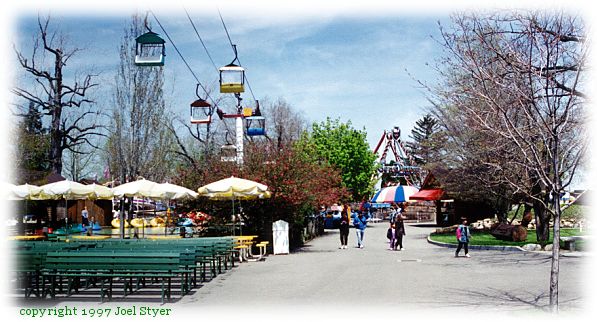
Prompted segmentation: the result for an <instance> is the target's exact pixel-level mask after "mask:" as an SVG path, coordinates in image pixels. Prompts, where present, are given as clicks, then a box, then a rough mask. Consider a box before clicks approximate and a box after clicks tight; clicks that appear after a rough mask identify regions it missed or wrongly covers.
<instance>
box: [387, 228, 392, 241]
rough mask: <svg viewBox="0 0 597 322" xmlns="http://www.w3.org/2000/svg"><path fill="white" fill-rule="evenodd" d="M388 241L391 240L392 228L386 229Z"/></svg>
mask: <svg viewBox="0 0 597 322" xmlns="http://www.w3.org/2000/svg"><path fill="white" fill-rule="evenodd" d="M387 237H388V239H392V228H388V235H387Z"/></svg>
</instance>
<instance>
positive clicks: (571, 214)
mask: <svg viewBox="0 0 597 322" xmlns="http://www.w3.org/2000/svg"><path fill="white" fill-rule="evenodd" d="M523 211H524V206H522V207H521V208H520V210H519V211H518V216H517V217H516V218H518V219H519V220H520V219H521V218H522V213H523ZM532 212H533V211H532V210H531V213H532ZM515 213H516V207H515V208H514V209H512V210H510V211H509V212H508V220H510V218H512V216H514V214H515ZM588 213H589V206H581V205H574V204H573V205H571V206H570V207H568V208H566V209H564V211H563V212H562V215H561V217H562V219H563V220H569V219H576V220H580V219H583V218H585V217H586V215H587V214H588Z"/></svg>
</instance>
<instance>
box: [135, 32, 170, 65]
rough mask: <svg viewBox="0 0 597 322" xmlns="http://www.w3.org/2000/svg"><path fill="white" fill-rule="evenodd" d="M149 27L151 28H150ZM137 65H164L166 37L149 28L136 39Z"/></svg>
mask: <svg viewBox="0 0 597 322" xmlns="http://www.w3.org/2000/svg"><path fill="white" fill-rule="evenodd" d="M148 29H149V28H148ZM135 42H136V44H137V46H136V48H135V65H137V66H164V57H165V56H166V47H165V45H164V44H165V43H166V41H164V39H162V38H160V36H158V34H156V33H155V32H153V31H151V30H149V31H148V32H146V33H144V34H142V35H141V36H139V37H137V38H136V39H135Z"/></svg>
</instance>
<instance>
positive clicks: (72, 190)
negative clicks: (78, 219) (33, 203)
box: [36, 180, 94, 234]
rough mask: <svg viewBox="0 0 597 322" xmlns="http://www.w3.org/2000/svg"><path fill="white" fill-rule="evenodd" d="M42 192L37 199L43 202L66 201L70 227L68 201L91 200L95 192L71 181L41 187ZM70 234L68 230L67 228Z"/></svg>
mask: <svg viewBox="0 0 597 322" xmlns="http://www.w3.org/2000/svg"><path fill="white" fill-rule="evenodd" d="M40 188H41V192H40V193H39V195H38V196H37V197H36V199H42V200H48V199H53V200H58V199H64V200H65V208H66V211H67V216H66V223H67V227H68V201H69V200H82V199H90V198H93V196H94V192H93V189H92V188H91V187H89V186H86V185H84V184H81V183H78V182H75V181H70V180H62V181H58V182H54V183H48V184H46V185H43V186H41V187H40ZM67 234H68V228H67Z"/></svg>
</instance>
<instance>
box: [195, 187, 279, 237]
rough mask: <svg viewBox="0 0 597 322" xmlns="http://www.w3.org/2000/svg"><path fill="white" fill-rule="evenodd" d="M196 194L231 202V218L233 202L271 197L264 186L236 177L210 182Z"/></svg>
mask: <svg viewBox="0 0 597 322" xmlns="http://www.w3.org/2000/svg"><path fill="white" fill-rule="evenodd" d="M197 192H198V193H199V196H200V197H207V198H209V199H213V200H232V218H234V200H254V199H267V198H270V197H271V193H270V192H269V191H268V190H267V186H266V185H264V184H261V183H259V182H255V181H251V180H246V179H241V178H236V177H230V178H226V179H222V180H219V181H216V182H212V183H210V184H208V185H205V186H203V187H201V188H199V189H198V190H197ZM241 234H242V226H241Z"/></svg>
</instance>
